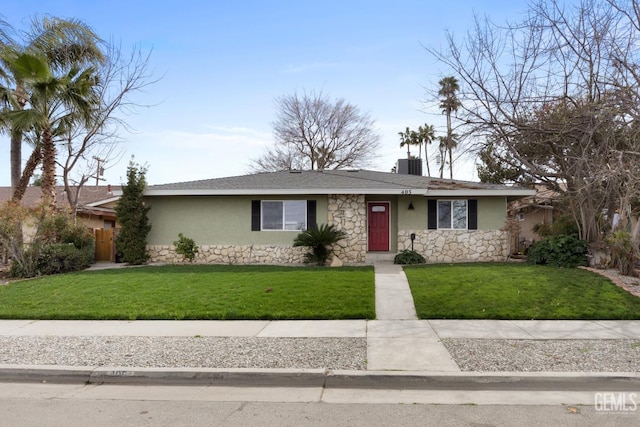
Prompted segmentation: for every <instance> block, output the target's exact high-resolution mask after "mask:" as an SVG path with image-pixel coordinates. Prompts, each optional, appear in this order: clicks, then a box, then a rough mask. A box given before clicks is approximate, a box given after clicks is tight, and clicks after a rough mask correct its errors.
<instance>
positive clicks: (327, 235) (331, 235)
mask: <svg viewBox="0 0 640 427" xmlns="http://www.w3.org/2000/svg"><path fill="white" fill-rule="evenodd" d="M345 237H347V234H346V233H345V232H343V231H342V230H337V229H336V228H335V226H334V225H333V224H322V225H321V226H320V227H318V228H315V227H314V228H311V229H309V230H305V231H303V232H302V233H300V234H298V235H297V236H296V238H295V240H294V241H293V246H308V247H310V248H311V252H309V253H307V254H306V255H305V256H304V260H305V262H306V263H315V264H316V265H325V264H326V263H327V260H328V259H329V257H330V256H331V254H332V253H333V245H335V244H336V243H337V242H338V240H342V239H344V238H345Z"/></svg>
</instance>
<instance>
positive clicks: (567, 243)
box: [527, 235, 588, 267]
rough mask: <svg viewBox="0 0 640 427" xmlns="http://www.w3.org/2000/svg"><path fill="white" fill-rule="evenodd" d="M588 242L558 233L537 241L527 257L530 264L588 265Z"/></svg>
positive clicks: (554, 265)
mask: <svg viewBox="0 0 640 427" xmlns="http://www.w3.org/2000/svg"><path fill="white" fill-rule="evenodd" d="M587 249H588V243H587V242H586V241H584V240H580V239H577V238H575V237H573V236H567V235H558V236H553V237H548V238H546V239H542V240H540V241H539V242H537V243H535V244H534V245H533V246H532V247H531V250H530V251H529V256H528V258H527V260H528V262H529V264H542V265H550V266H553V267H577V266H579V265H588V261H587Z"/></svg>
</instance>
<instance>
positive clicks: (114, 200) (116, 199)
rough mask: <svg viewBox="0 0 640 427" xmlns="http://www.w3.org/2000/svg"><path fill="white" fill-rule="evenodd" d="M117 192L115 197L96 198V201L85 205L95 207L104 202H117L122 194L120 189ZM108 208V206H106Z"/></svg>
mask: <svg viewBox="0 0 640 427" xmlns="http://www.w3.org/2000/svg"><path fill="white" fill-rule="evenodd" d="M119 193H120V194H119V195H118V196H117V197H110V198H108V199H103V200H98V201H97V202H91V203H87V204H86V205H85V206H91V207H96V206H100V205H104V204H106V203H111V202H117V201H118V200H120V196H121V195H122V191H120V192H119ZM114 194H115V192H114ZM108 209H110V208H108Z"/></svg>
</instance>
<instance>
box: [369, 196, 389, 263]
mask: <svg viewBox="0 0 640 427" xmlns="http://www.w3.org/2000/svg"><path fill="white" fill-rule="evenodd" d="M382 203H386V204H387V206H388V208H387V212H388V213H389V215H388V216H387V217H388V218H389V220H388V223H387V229H388V230H389V239H388V245H387V250H386V251H384V250H382V251H380V250H376V251H372V250H371V249H370V248H369V205H370V204H382ZM390 250H391V201H387V200H368V201H367V252H389V251H390Z"/></svg>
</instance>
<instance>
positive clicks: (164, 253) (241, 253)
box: [147, 245, 307, 264]
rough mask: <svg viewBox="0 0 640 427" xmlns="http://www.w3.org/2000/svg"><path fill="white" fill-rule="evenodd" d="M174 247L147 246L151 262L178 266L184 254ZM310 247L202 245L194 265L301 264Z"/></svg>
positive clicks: (182, 260)
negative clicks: (180, 253) (178, 252)
mask: <svg viewBox="0 0 640 427" xmlns="http://www.w3.org/2000/svg"><path fill="white" fill-rule="evenodd" d="M175 249H176V248H175V246H173V245H150V246H147V251H148V253H149V256H150V258H149V261H150V262H159V263H163V264H164V263H167V264H179V263H181V262H184V258H183V257H182V255H178V254H176V250H175ZM305 253H307V248H303V247H297V248H294V247H293V246H269V245H200V246H198V253H197V254H196V258H195V259H194V261H193V262H194V263H198V264H302V263H303V262H304V254H305Z"/></svg>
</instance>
